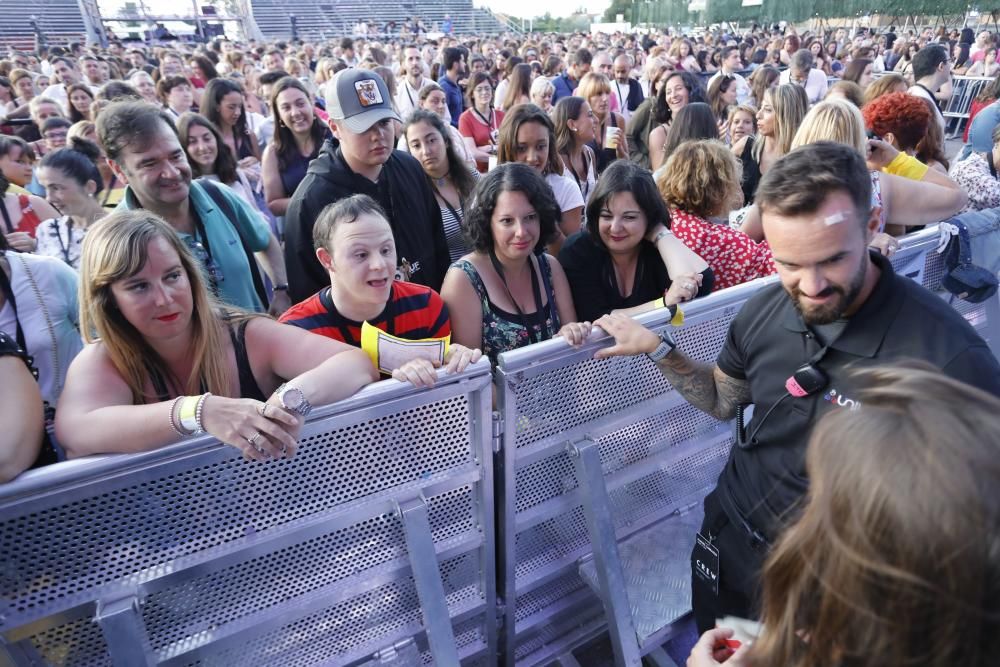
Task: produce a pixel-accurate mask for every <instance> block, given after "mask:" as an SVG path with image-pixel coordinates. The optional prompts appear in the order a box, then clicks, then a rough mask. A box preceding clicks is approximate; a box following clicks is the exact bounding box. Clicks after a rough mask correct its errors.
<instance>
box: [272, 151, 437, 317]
mask: <svg viewBox="0 0 1000 667" xmlns="http://www.w3.org/2000/svg"><path fill="white" fill-rule="evenodd" d="M354 194H366V195H369V196H370V197H372V198H373V199H375V200H376V201H377V202H378V203H379V204H381V205H382V208H384V209H385V212H386V213H387V214H388V216H389V224H390V225H391V226H392V233H393V237H394V238H395V240H396V256H397V258H398V262H399V264H400V265H401V266H403V265H404V262H405V264H406V265H408V266H409V267H410V273H409V276H408V277H404V278H403V279H404V280H409V281H410V282H414V283H419V284H421V285H427V286H428V287H430V288H432V289H435V290H438V291H440V289H441V283H442V282H443V281H444V274H445V273H446V272H447V271H448V264H449V258H448V244H447V242H446V241H445V238H444V227H443V226H442V224H441V209H440V208H439V207H438V205H437V201H436V200H435V199H434V193H433V192H432V191H431V188H430V186H429V185H428V184H427V177H426V176H425V175H424V170H423V169H422V168H421V167H420V163H419V162H417V161H416V159H414V158H413V157H412V156H411V155H409V154H408V153H404V152H401V151H393V152H392V154H391V155H390V156H389V160H388V161H387V162H386V163H385V165H384V166H383V167H382V173H381V174H380V176H379V182H378V183H372V182H371V181H370V180H368V179H367V178H365V177H364V176H361V175H359V174H356V173H354V172H353V171H352V170H351V168H350V167H349V166H348V165H347V162H345V161H344V158H343V156H342V155H341V153H340V149H339V148H334V146H333V144H332V143H331V142H330V141H329V140H327V142H326V143H325V144H323V149H322V150H321V151H320V154H319V156H318V157H317V158H316V159H315V160H313V161H312V163H311V164H310V165H309V171H307V172H306V176H305V178H304V179H302V182H301V183H300V184H299V186H298V187H297V188H296V189H295V194H294V195H293V196H292V201H291V202H289V204H288V211H287V212H286V213H285V268H286V270H287V271H288V295H289V297H291V299H292V303H298V302H299V301H302V300H304V299H306V298H308V297H310V296H312V295H313V294H315V293H316V292H318V291H319V290H320V288H322V287H325V286H327V285H329V284H330V276H329V275H328V274H327V272H326V270H325V269H324V268H323V266H322V265H321V264H320V263H319V260H318V259H316V253H315V251H314V250H313V224H314V223H315V222H316V218H317V217H318V216H319V214H320V212H321V211H322V210H323V208H324V207H326V205H327V204H332V203H333V202H336V201H339V200H341V199H344V198H345V197H349V196H351V195H354Z"/></svg>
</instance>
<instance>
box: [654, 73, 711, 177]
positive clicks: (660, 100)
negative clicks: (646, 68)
mask: <svg viewBox="0 0 1000 667" xmlns="http://www.w3.org/2000/svg"><path fill="white" fill-rule="evenodd" d="M707 101H708V99H707V98H706V97H705V90H704V89H703V88H702V86H701V82H699V81H698V79H697V78H696V77H695V76H694V75H693V74H689V73H688V72H674V73H673V74H671V75H670V76H669V77H668V78H667V81H666V83H664V84H663V86H662V87H661V88H660V92H659V93H658V94H657V96H656V101H655V102H654V103H653V118H654V119H655V120H656V122H657V123H659V125H658V126H657V127H655V128H654V129H653V130H652V131H651V132H650V133H649V163H650V166H651V168H652V169H653V171H656V170H657V169H659V168H660V165H661V164H663V163H664V162H665V161H666V156H665V155H664V154H663V145H664V144H665V143H666V141H667V132H668V131H669V130H670V123H671V121H672V120H673V118H674V115H675V114H676V113H677V112H678V111H680V110H681V109H683V108H684V107H686V106H687V105H688V104H690V103H691V102H707Z"/></svg>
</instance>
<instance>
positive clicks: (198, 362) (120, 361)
mask: <svg viewBox="0 0 1000 667" xmlns="http://www.w3.org/2000/svg"><path fill="white" fill-rule="evenodd" d="M156 239H164V240H166V241H167V243H168V244H169V245H170V247H171V248H173V250H174V251H175V252H176V253H177V256H178V257H179V258H180V263H181V267H182V268H183V270H184V272H185V273H186V274H187V279H188V283H189V284H190V286H191V300H192V306H193V307H192V312H191V325H190V326H191V328H192V330H193V331H192V349H191V357H193V359H194V364H193V365H192V367H191V375H190V376H188V377H187V378H175V379H176V381H177V384H178V385H180V387H181V389H182V391H183V392H184V393H187V394H200V393H202V392H203V391H206V390H207V391H210V392H212V393H213V394H219V395H221V396H228V395H230V394H231V391H230V372H229V365H228V363H227V359H228V355H226V354H225V351H224V347H223V338H222V332H221V328H220V326H219V323H218V321H217V319H216V316H215V312H216V309H215V304H214V303H213V301H212V298H211V297H210V296H209V293H208V289H207V288H206V287H205V279H204V277H203V276H202V272H201V267H200V266H199V264H198V262H197V260H195V258H194V256H193V255H192V254H191V252H190V251H189V250H188V248H187V246H186V245H185V244H184V242H183V241H181V239H180V237H179V236H178V235H177V233H176V232H174V230H173V228H172V227H171V226H170V225H168V224H167V223H166V222H164V221H163V220H162V219H161V218H159V217H157V216H156V215H154V214H153V213H150V212H148V211H145V210H135V211H116V212H115V213H112V214H111V215H109V216H108V217H106V218H103V219H101V220H100V221H98V222H96V223H95V224H94V225H93V226H91V227H90V229H89V230H88V231H87V235H86V236H85V237H84V240H83V254H82V256H81V259H80V288H79V295H80V330H81V331H82V332H83V339H84V340H85V341H86V342H87V343H93V342H96V341H98V340H100V342H101V343H102V344H103V345H104V347H105V349H106V350H107V351H108V356H110V358H111V363H112V364H114V367H115V370H117V371H118V373H119V374H120V375H121V377H122V379H123V380H124V381H125V383H126V384H127V385H128V387H129V389H130V390H131V391H132V400H133V401H134V402H135V403H137V404H138V403H145V402H147V401H148V400H150V399H152V400H153V401H156V400H158V397H156V396H149V395H147V394H146V393H145V392H144V390H143V387H144V386H145V384H146V380H147V378H148V377H149V375H150V372H151V371H152V372H158V373H159V374H160V376H161V377H163V378H169V377H171V373H170V371H169V369H168V368H167V365H166V363H165V362H164V361H163V359H162V358H161V357H160V355H159V354H157V353H156V351H155V350H154V349H153V348H152V346H150V344H149V343H148V342H146V340H145V338H143V336H142V334H140V333H139V331H138V330H136V328H135V326H133V325H132V323H131V322H129V321H128V320H127V319H126V318H125V317H124V315H122V312H121V310H119V308H118V305H117V303H116V302H115V297H114V294H113V293H112V291H111V286H112V284H113V283H115V282H117V281H119V280H124V279H126V278H128V277H130V276H134V275H135V274H137V273H138V272H139V271H141V270H142V267H143V266H144V265H145V264H146V261H147V259H148V257H149V244H150V243H151V242H152V241H154V240H156Z"/></svg>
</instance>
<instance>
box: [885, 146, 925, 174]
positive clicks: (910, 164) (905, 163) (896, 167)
mask: <svg viewBox="0 0 1000 667" xmlns="http://www.w3.org/2000/svg"><path fill="white" fill-rule="evenodd" d="M928 169H930V167H928V166H927V165H926V164H924V163H923V162H921V161H920V160H918V159H917V158H915V157H912V156H910V155H907V154H906V153H903V152H902V151H900V153H899V155H897V156H896V157H894V158H893V159H892V162H890V163H889V164H887V165H886V166H885V169H884V170H883V171H885V173H887V174H892V175H893V176H902V177H903V178H909V179H910V180H913V181H922V180H923V179H924V176H926V175H927V170H928Z"/></svg>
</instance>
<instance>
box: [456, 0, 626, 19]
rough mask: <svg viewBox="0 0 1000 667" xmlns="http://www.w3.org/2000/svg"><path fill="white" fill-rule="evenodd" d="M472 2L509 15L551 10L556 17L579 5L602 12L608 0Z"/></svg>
mask: <svg viewBox="0 0 1000 667" xmlns="http://www.w3.org/2000/svg"><path fill="white" fill-rule="evenodd" d="M473 4H474V5H476V6H477V7H489V8H490V9H492V10H493V11H495V12H500V13H502V14H508V15H510V16H518V17H524V18H532V17H534V16H541V15H542V14H544V13H545V12H551V13H552V16H556V17H559V16H569V15H570V14H572V13H573V12H575V11H576V10H577V8H579V7H585V8H586V9H587V11H588V12H591V13H594V12H600V13H602V14H603V13H604V10H605V9H607V8H608V5H609V4H610V3H609V2H608V0H546V2H543V3H539V2H538V0H473Z"/></svg>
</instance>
